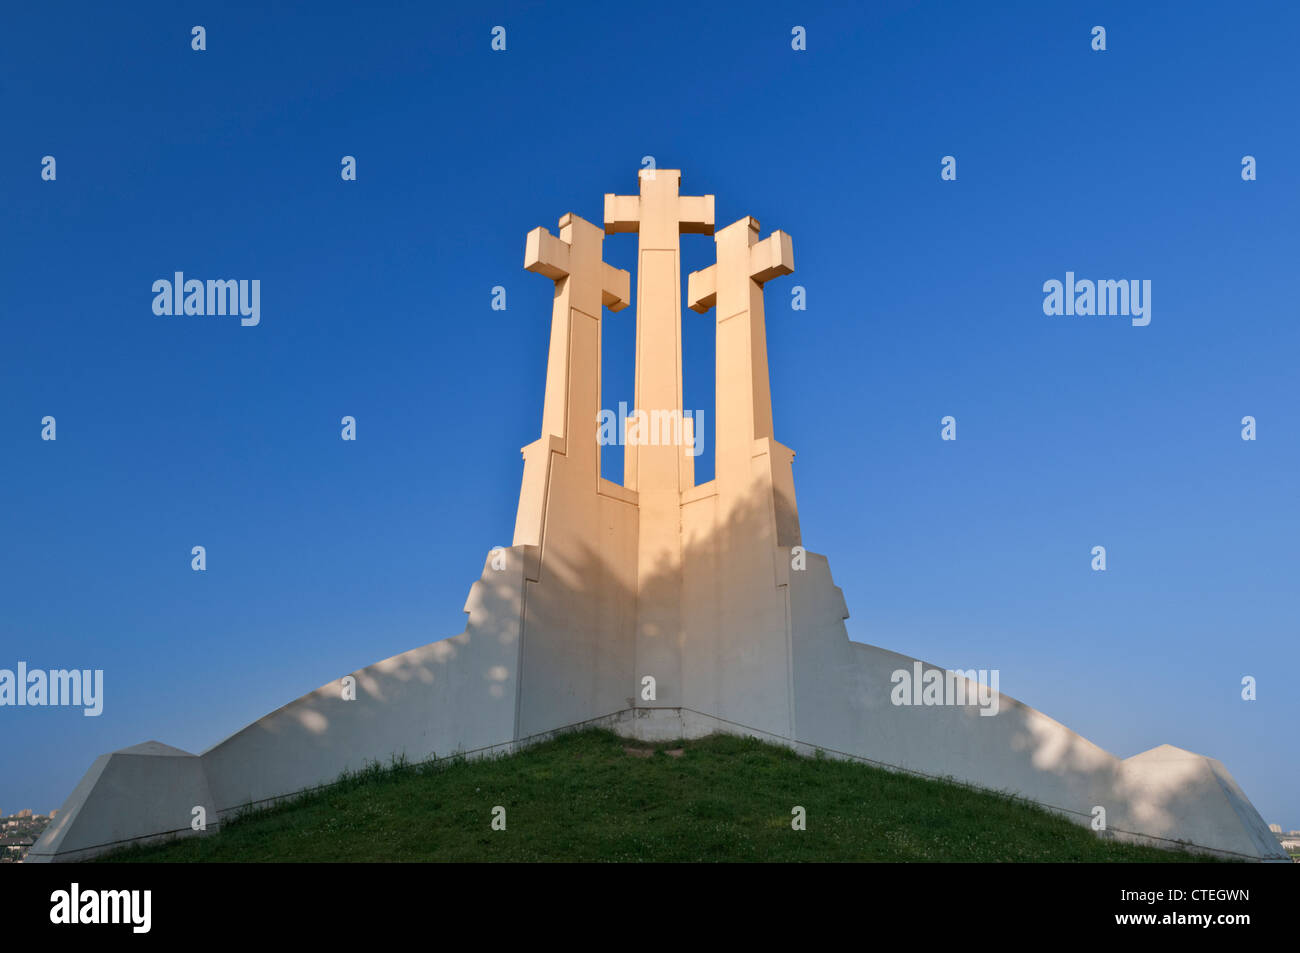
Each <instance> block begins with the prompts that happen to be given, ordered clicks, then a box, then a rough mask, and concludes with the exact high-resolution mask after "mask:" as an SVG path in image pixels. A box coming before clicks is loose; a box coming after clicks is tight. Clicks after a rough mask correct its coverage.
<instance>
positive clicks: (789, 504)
mask: <svg viewBox="0 0 1300 953" xmlns="http://www.w3.org/2000/svg"><path fill="white" fill-rule="evenodd" d="M758 231H759V224H758V220H757V219H755V218H751V217H748V216H747V217H745V218H742V219H740V221H738V222H733V223H732V224H730V225H728V226H727V227H726V228H723V229H721V230H720V231H719V232H718V233H717V235H716V236H714V241H715V243H716V245H717V255H718V259H717V264H714V265H710V266H709V267H707V268H705V269H703V270H701V271H697V272H692V273H691V275H690V278H689V280H688V283H687V300H688V302H689V304H690V308H691V310H693V311H697V312H699V313H701V314H703V313H704V312H706V311H708V310H709V309H710V308H714V309H715V310H716V313H717V410H716V411H715V413H716V419H717V434H718V437H717V451H716V465H715V469H716V474H717V476H716V479H717V482H718V487H719V492H720V499H721V500H722V504H723V507H724V513H723V515H724V517H727V516H730V515H731V511H732V510H733V509H734V508H735V507H738V506H746V507H749V508H755V507H757V506H758V505H759V504H760V503H763V504H766V501H763V500H758V499H756V494H759V493H765V492H770V493H771V494H772V502H771V504H770V506H771V508H772V516H773V519H774V521H775V542H776V544H777V545H780V546H793V545H796V544H797V543H798V542H799V520H798V514H797V511H796V509H795V502H794V476H793V473H792V471H791V466H790V464H791V460H792V458H793V456H794V455H793V452H792V451H790V450H789V449H788V448H786V447H783V446H782V445H781V444H779V443H777V442H776V440H775V438H774V434H773V429H772V389H771V382H770V378H769V375H768V368H767V326H766V322H765V318H764V313H763V285H764V284H765V283H766V282H768V281H770V280H771V279H773V278H776V277H778V276H781V275H788V274H791V273H792V272H793V271H794V246H793V242H791V240H790V236H789V235H787V234H786V233H785V232H781V231H776V232H773V233H772V234H771V235H769V236H768V237H767V238H765V239H763V240H762V241H759V238H758ZM764 457H765V458H766V460H767V466H766V467H764V468H762V469H761V470H760V469H756V466H757V463H756V461H760V460H761V459H762V458H764Z"/></svg>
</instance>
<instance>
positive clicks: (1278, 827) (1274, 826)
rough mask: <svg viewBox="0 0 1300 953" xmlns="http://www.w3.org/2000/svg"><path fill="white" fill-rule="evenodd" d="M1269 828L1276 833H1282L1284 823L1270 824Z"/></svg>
mask: <svg viewBox="0 0 1300 953" xmlns="http://www.w3.org/2000/svg"><path fill="white" fill-rule="evenodd" d="M1268 829H1269V830H1270V831H1272V832H1273V833H1274V834H1281V833H1282V825H1281V824H1270V825H1268Z"/></svg>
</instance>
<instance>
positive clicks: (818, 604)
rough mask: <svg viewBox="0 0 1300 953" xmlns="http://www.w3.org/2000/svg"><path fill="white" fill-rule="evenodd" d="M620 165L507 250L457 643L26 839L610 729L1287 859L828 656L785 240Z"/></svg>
mask: <svg viewBox="0 0 1300 953" xmlns="http://www.w3.org/2000/svg"><path fill="white" fill-rule="evenodd" d="M680 181H681V175H680V173H679V172H677V171H673V170H666V169H658V170H655V171H654V172H653V173H651V172H648V171H647V172H642V173H641V175H640V189H639V193H638V194H636V195H606V196H605V210H604V212H605V214H604V218H605V221H604V228H603V229H602V228H601V227H600V226H597V225H595V224H592V223H591V222H587V221H585V220H583V219H582V218H579V217H578V216H577V215H573V214H568V215H565V216H564V217H563V218H561V219H560V221H559V234H558V236H556V235H552V234H551V233H550V232H548V231H547V230H546V229H543V228H538V229H535V230H533V231H532V232H530V233H529V235H528V238H527V242H526V251H525V256H524V266H525V268H527V269H528V270H529V271H532V272H536V273H537V274H540V275H543V276H545V277H546V278H548V279H550V280H551V281H552V282H554V303H553V307H552V316H551V338H550V353H549V357H548V364H547V376H546V393H545V398H544V403H543V409H542V426H541V434H540V436H539V438H538V439H537V440H536V441H534V442H533V443H531V444H529V445H528V446H526V447H524V448H523V463H524V465H523V485H522V488H521V490H520V495H519V509H518V516H517V519H516V523H515V533H514V543H513V545H512V546H510V547H509V548H508V549H501V550H494V551H493V552H491V553H489V554H488V557H487V559H486V561H485V565H484V568H483V572H482V574H481V576H480V577H479V579H478V581H477V582H475V583H474V584H473V586H472V587H471V588H470V593H469V598H468V599H467V601H466V603H465V612H466V613H467V614H468V622H467V625H466V628H465V631H464V632H462V633H461V634H459V635H456V636H453V637H451V638H447V639H444V640H442V641H439V642H433V643H431V644H429V645H425V646H422V647H420V648H417V649H413V650H411V651H409V652H406V653H404V654H402V655H397V656H394V657H393V658H390V659H386V660H385V661H382V662H378V663H376V664H374V665H372V666H370V667H369V668H366V669H363V670H361V671H358V672H355V673H352V675H351V676H349V677H347V678H345V679H343V680H341V681H340V682H333V683H331V684H329V685H325V686H323V687H321V688H319V689H317V690H316V691H314V692H312V693H311V694H308V695H305V696H303V697H302V698H299V699H298V700H297V701H294V702H291V703H289V704H288V705H286V706H284V707H283V708H281V709H279V710H278V711H275V712H272V713H271V714H269V715H267V716H266V717H264V718H262V719H261V720H259V721H257V722H255V723H254V724H251V725H249V726H248V727H246V728H244V729H243V730H241V731H239V732H237V733H236V734H234V735H232V736H231V737H229V738H227V739H226V740H224V741H222V742H220V743H219V744H217V745H215V746H214V747H212V748H210V749H208V750H207V751H205V752H203V753H202V754H200V755H193V754H189V753H187V752H184V751H180V750H178V749H176V748H171V747H168V746H166V745H162V744H159V743H158V742H147V743H145V744H142V745H137V746H135V747H132V748H126V749H123V750H121V751H116V752H113V753H111V754H106V755H103V756H101V757H100V758H99V759H98V760H97V761H96V762H95V763H94V764H93V765H92V766H91V768H90V771H89V772H88V773H87V774H86V776H85V778H84V779H83V780H82V781H81V783H80V784H79V785H78V786H77V788H76V789H75V790H74V791H73V792H72V794H71V795H70V796H69V798H68V800H67V801H66V802H65V803H64V805H63V807H62V809H61V810H60V811H59V815H58V817H57V818H56V819H55V821H54V822H52V823H51V824H50V826H49V827H48V828H47V829H46V831H45V833H44V835H43V836H42V837H41V839H40V840H39V841H38V842H37V844H36V845H35V846H34V847H33V849H32V851H31V854H30V855H29V859H30V860H32V861H40V860H47V861H58V860H78V859H81V858H85V857H90V856H93V855H95V854H98V853H102V852H104V851H106V850H109V849H112V848H114V847H118V846H121V845H123V844H128V843H135V842H143V841H148V840H152V839H157V838H160V837H167V836H172V835H188V834H190V833H192V818H193V817H194V815H195V809H196V808H202V809H203V813H204V814H205V815H206V817H207V819H208V830H214V829H216V828H217V827H219V826H220V821H221V819H222V818H225V817H229V816H231V814H232V813H233V812H235V811H237V810H239V809H240V808H242V807H245V806H247V805H259V804H266V803H270V802H273V801H275V800H277V799H279V798H283V797H285V796H288V795H292V794H294V793H296V792H299V791H302V790H304V789H308V788H311V787H314V786H318V785H322V784H327V783H329V782H330V781H332V780H333V779H335V778H336V777H337V776H338V775H339V774H340V772H342V771H344V770H345V769H357V768H361V767H363V766H364V765H365V764H366V763H367V762H369V761H375V760H379V761H386V760H387V759H388V758H389V757H390V756H391V755H394V754H404V755H405V756H406V757H408V758H410V759H412V760H419V759H425V758H429V757H433V756H438V757H441V756H447V755H450V754H452V753H456V752H460V753H464V754H467V755H483V754H486V753H490V752H499V751H508V750H512V749H514V748H516V747H518V746H521V745H523V744H526V743H528V742H530V741H533V740H536V739H541V738H545V737H548V736H550V735H552V734H554V733H555V732H557V731H561V730H565V729H569V728H573V727H576V726H581V725H606V726H610V727H612V728H614V729H615V730H616V731H618V732H620V733H622V734H625V735H627V736H631V737H637V738H643V739H666V738H676V737H694V736H699V735H703V734H707V733H710V732H715V731H724V732H733V733H740V734H747V735H753V736H756V737H760V738H764V739H768V740H772V741H777V742H780V743H782V744H786V745H789V746H791V747H793V748H795V749H796V750H799V751H802V752H806V753H807V752H812V751H815V750H822V751H825V752H827V753H828V754H831V755H833V756H836V757H843V758H851V759H857V760H861V761H867V762H871V763H873V764H877V765H884V766H888V767H891V768H895V769H900V770H906V771H911V772H916V773H920V774H924V775H929V776H934V777H950V778H954V779H957V780H960V781H964V782H967V783H969V784H972V785H975V786H979V787H983V788H989V789H993V790H1001V791H1007V792H1012V793H1015V794H1018V795H1020V796H1023V797H1025V798H1028V799H1030V800H1032V801H1035V802H1037V803H1039V804H1041V805H1043V806H1045V807H1047V808H1049V809H1051V810H1053V811H1056V812H1058V813H1060V814H1062V815H1064V816H1065V817H1068V818H1070V819H1072V820H1075V821H1076V822H1078V823H1080V824H1085V825H1092V826H1093V827H1094V828H1095V827H1096V826H1097V825H1096V818H1097V817H1098V816H1099V815H1098V810H1097V809H1098V808H1101V809H1103V810H1104V816H1105V829H1106V831H1107V832H1108V834H1109V835H1110V836H1116V837H1120V838H1125V839H1130V840H1137V841H1144V842H1148V843H1154V844H1161V845H1165V846H1174V845H1175V844H1184V845H1188V846H1192V847H1195V848H1197V849H1200V850H1204V851H1210V852H1217V853H1220V854H1223V855H1227V856H1233V857H1239V858H1247V859H1257V860H1286V859H1287V855H1286V854H1285V853H1284V852H1283V851H1282V850H1281V848H1280V846H1279V845H1278V842H1277V839H1276V838H1275V837H1274V836H1273V835H1272V834H1271V833H1270V832H1269V829H1268V826H1267V825H1266V824H1265V823H1264V821H1263V820H1262V819H1261V818H1260V816H1259V814H1258V813H1257V812H1256V811H1255V809H1254V807H1253V806H1252V805H1251V803H1250V801H1249V800H1248V799H1247V797H1246V795H1245V794H1244V793H1243V792H1242V790H1241V789H1240V788H1239V787H1238V786H1237V784H1236V783H1235V782H1234V781H1233V779H1232V777H1231V775H1229V774H1228V772H1227V771H1226V770H1225V769H1224V767H1223V766H1222V765H1221V764H1219V762H1217V761H1214V760H1212V759H1210V758H1206V757H1203V756H1201V755H1195V754H1192V753H1191V752H1188V751H1183V750H1181V749H1178V748H1173V747H1170V746H1168V745H1165V746H1161V747H1159V748H1155V749H1152V750H1151V751H1147V752H1144V753H1142V754H1139V755H1135V756H1134V757H1131V758H1128V759H1126V760H1121V759H1119V758H1117V757H1115V756H1114V755H1112V754H1110V753H1109V752H1107V751H1104V750H1102V749H1101V748H1099V747H1097V746H1096V745H1094V744H1092V743H1091V742H1089V741H1087V740H1086V739H1084V738H1082V737H1080V736H1079V735H1077V734H1075V733H1073V732H1071V731H1070V730H1069V729H1067V728H1065V727H1064V726H1063V725H1061V724H1059V723H1057V722H1055V721H1053V720H1052V719H1051V718H1049V717H1047V716H1046V715H1043V714H1041V713H1040V712H1038V711H1035V710H1034V709H1032V708H1029V707H1028V706H1025V705H1022V704H1021V703H1019V702H1018V701H1016V700H1015V699H1012V698H1009V697H1007V696H1004V695H1000V694H998V693H997V692H996V685H991V686H990V685H987V684H984V685H981V684H979V683H978V682H977V673H974V672H966V673H962V672H947V671H945V670H943V669H940V668H937V667H936V666H933V665H929V664H927V663H922V662H920V661H918V660H916V659H912V658H909V657H906V656H903V655H899V654H897V653H894V652H890V651H888V650H886V649H882V648H877V647H874V646H870V645H864V644H861V643H856V642H851V641H849V639H848V635H847V632H846V630H845V628H844V619H846V618H847V617H848V611H847V609H846V608H845V604H844V598H843V595H842V593H841V592H840V590H839V588H838V587H837V586H836V585H835V583H834V581H833V579H832V578H831V572H830V567H829V565H828V563H827V560H826V558H825V557H823V556H819V555H817V554H814V553H809V552H806V551H805V550H804V549H803V547H802V540H801V537H800V532H799V515H798V509H797V507H796V504H795V492H794V476H793V471H792V462H793V458H794V453H793V451H792V450H790V449H789V448H788V447H785V446H784V445H782V444H780V443H778V442H777V440H776V436H775V434H774V432H773V427H772V397H771V391H770V387H769V382H768V357H767V341H766V330H765V324H764V314H763V286H764V284H765V283H766V282H768V281H771V280H773V279H775V278H778V277H780V276H782V275H788V274H790V273H791V272H792V271H793V269H794V257H793V246H792V242H791V240H790V237H789V236H788V235H786V234H784V233H782V232H779V231H776V232H772V233H771V234H770V235H769V236H768V237H766V238H760V234H761V233H760V228H759V224H758V222H757V221H755V220H754V219H752V218H742V219H740V220H739V221H737V222H734V223H732V224H730V225H728V226H726V227H725V228H722V229H719V230H717V232H716V234H715V232H714V215H713V207H714V203H713V196H709V195H705V196H688V195H682V194H680V190H679V186H680ZM623 232H635V233H636V235H637V246H638V256H637V290H636V306H637V307H636V385H635V386H636V393H635V403H636V410H637V411H640V413H634V414H633V415H632V417H630V418H629V419H628V425H627V426H628V432H626V433H624V434H622V435H621V437H622V438H623V442H624V453H625V458H624V473H625V476H624V480H623V485H621V486H620V485H618V484H615V483H612V482H611V481H609V480H606V479H603V478H602V477H601V475H600V446H599V444H598V427H597V422H598V420H600V419H601V406H600V395H601V389H600V374H601V362H600V355H601V348H600V340H601V321H602V318H603V309H605V308H608V309H609V310H610V311H614V312H616V311H619V310H621V309H623V308H625V307H626V306H627V305H628V303H629V302H630V300H631V279H630V276H629V275H628V273H627V272H625V271H621V270H619V269H617V268H613V267H611V266H610V265H608V264H607V263H605V261H604V259H603V245H604V242H605V239H606V236H607V235H616V234H619V233H623ZM684 232H687V233H696V234H705V235H713V236H714V243H715V246H716V253H717V258H716V262H715V263H714V264H712V265H710V266H709V267H708V268H705V269H704V270H702V271H698V272H695V273H693V274H691V275H689V276H688V277H687V281H686V300H687V303H688V305H689V307H690V308H691V309H693V310H695V311H697V312H700V313H701V314H703V313H707V312H708V311H710V310H711V311H713V313H714V320H715V323H716V329H717V375H716V376H717V395H716V399H717V404H716V406H717V410H716V415H717V427H716V434H717V437H716V446H715V454H716V462H715V474H716V475H715V477H714V479H712V480H710V481H708V482H706V483H700V484H697V483H696V481H695V468H694V456H692V454H691V453H690V452H688V449H687V448H688V446H689V444H690V443H691V437H692V436H693V434H692V422H691V420H690V419H689V418H686V417H685V416H684V414H683V407H682V344H681V320H682V315H681V303H682V275H681V263H680V254H679V250H680V241H681V239H680V236H681V234H682V233H684Z"/></svg>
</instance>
